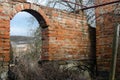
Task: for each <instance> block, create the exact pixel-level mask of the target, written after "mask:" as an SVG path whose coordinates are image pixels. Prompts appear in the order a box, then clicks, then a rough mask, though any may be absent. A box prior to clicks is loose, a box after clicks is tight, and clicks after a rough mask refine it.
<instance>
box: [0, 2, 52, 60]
mask: <svg viewBox="0 0 120 80" xmlns="http://www.w3.org/2000/svg"><path fill="white" fill-rule="evenodd" d="M2 3H3V6H2V7H1V8H0V16H2V18H3V19H2V18H1V17H0V22H2V23H0V31H1V30H4V32H3V33H2V32H1V33H0V42H1V41H2V42H3V43H2V44H1V43H0V56H4V60H5V61H9V60H10V54H9V53H10V20H11V19H12V18H13V17H14V16H15V15H16V14H17V13H18V12H22V11H25V12H28V13H30V14H31V15H33V16H34V17H35V18H36V20H37V21H38V22H39V24H40V26H41V27H42V40H43V39H44V41H45V42H46V44H45V45H46V46H48V40H49V39H48V37H45V36H47V35H48V28H47V27H48V26H50V25H51V23H50V22H49V21H50V20H49V19H48V18H47V16H46V15H45V13H44V12H43V11H42V9H41V8H40V7H39V6H37V5H35V4H30V3H21V2H13V3H6V2H2ZM5 4H7V5H5ZM8 6H9V7H8ZM1 25H2V26H1ZM1 35H3V36H1ZM44 37H45V38H44ZM43 45H44V44H43ZM45 50H46V51H47V52H48V50H47V49H45ZM42 51H44V50H42ZM0 59H1V58H0Z"/></svg>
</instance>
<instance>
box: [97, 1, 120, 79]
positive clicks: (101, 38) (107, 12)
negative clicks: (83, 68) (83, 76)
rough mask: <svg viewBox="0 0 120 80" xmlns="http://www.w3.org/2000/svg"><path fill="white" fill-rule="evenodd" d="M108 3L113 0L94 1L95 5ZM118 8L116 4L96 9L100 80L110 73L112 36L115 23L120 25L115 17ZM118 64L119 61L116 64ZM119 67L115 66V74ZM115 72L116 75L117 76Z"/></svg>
mask: <svg viewBox="0 0 120 80" xmlns="http://www.w3.org/2000/svg"><path fill="white" fill-rule="evenodd" d="M110 1H115V0H96V4H102V3H107V2H110ZM119 7H120V6H119V5H117V4H111V5H106V6H102V7H99V8H96V20H97V27H96V41H97V42H96V48H97V49H96V51H97V52H96V56H97V67H98V72H99V76H102V78H105V77H107V78H108V75H109V72H110V63H111V58H112V43H113V36H114V32H115V27H116V26H117V23H120V16H119V15H116V13H117V14H118V12H117V11H118V10H117V9H119ZM119 46H120V45H119ZM119 53H120V51H118V54H119ZM119 58H120V57H118V59H119ZM118 62H119V60H118V61H117V63H118ZM119 67H120V66H119V64H117V70H116V71H117V72H119V70H118V69H119ZM117 72H116V74H117V75H118V73H117ZM117 77H118V76H117ZM119 79H120V78H119ZM119 79H118V80H119ZM105 80H106V79H105Z"/></svg>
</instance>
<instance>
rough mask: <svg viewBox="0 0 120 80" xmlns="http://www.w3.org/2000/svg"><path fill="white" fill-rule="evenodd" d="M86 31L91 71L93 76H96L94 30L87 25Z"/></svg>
mask: <svg viewBox="0 0 120 80" xmlns="http://www.w3.org/2000/svg"><path fill="white" fill-rule="evenodd" d="M88 26H89V28H88V31H89V40H90V43H91V44H90V55H89V57H90V58H91V59H90V60H91V64H90V65H91V70H92V72H93V73H94V74H97V67H96V65H97V61H96V28H93V27H91V26H90V25H88Z"/></svg>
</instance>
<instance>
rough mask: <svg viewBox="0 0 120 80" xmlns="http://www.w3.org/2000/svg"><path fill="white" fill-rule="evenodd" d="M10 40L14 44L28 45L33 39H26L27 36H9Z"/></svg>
mask: <svg viewBox="0 0 120 80" xmlns="http://www.w3.org/2000/svg"><path fill="white" fill-rule="evenodd" d="M10 40H11V41H12V42H15V43H19V42H24V43H30V42H32V41H33V40H34V37H28V36H10Z"/></svg>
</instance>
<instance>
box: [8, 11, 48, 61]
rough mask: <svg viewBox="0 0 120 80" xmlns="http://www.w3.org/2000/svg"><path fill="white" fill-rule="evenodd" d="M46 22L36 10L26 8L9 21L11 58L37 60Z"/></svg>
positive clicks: (14, 59) (40, 50)
mask: <svg viewBox="0 0 120 80" xmlns="http://www.w3.org/2000/svg"><path fill="white" fill-rule="evenodd" d="M46 27H47V26H46V22H45V20H44V19H43V17H42V16H41V15H40V14H39V13H38V12H36V11H34V10H30V9H26V10H23V11H21V12H19V13H17V14H16V15H15V16H14V17H13V18H12V20H11V21H10V41H11V59H12V62H15V61H16V59H18V58H31V59H35V60H38V59H39V58H40V54H41V52H42V49H41V48H42V37H43V36H42V30H44V28H46Z"/></svg>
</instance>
